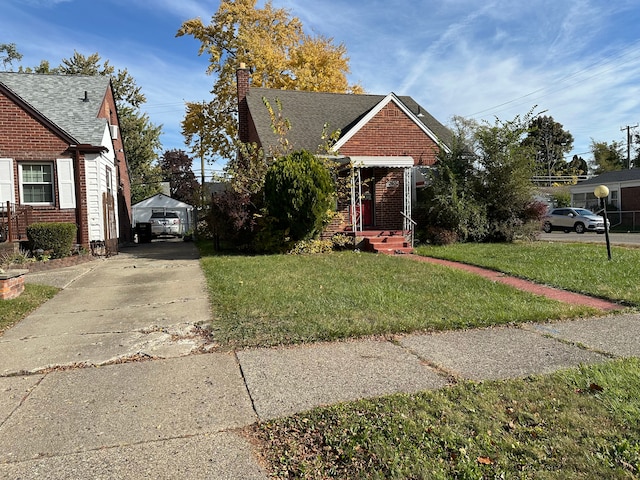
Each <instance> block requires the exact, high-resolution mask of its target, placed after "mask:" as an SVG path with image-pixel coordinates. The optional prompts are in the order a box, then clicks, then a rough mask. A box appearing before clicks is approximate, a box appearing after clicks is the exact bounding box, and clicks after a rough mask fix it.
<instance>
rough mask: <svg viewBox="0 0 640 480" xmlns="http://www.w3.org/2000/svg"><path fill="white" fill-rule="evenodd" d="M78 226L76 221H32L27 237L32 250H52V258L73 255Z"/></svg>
mask: <svg viewBox="0 0 640 480" xmlns="http://www.w3.org/2000/svg"><path fill="white" fill-rule="evenodd" d="M77 231H78V227H77V226H76V225H75V224H74V223H62V222H54V223H32V224H31V225H29V226H28V227H27V238H28V239H29V244H30V247H31V250H32V251H36V250H44V251H45V252H51V258H63V257H68V256H69V255H71V252H72V249H73V244H74V240H75V238H76V234H77Z"/></svg>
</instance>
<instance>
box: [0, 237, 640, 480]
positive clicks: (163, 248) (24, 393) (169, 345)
mask: <svg viewBox="0 0 640 480" xmlns="http://www.w3.org/2000/svg"><path fill="white" fill-rule="evenodd" d="M30 275H31V274H30ZM28 281H32V282H47V283H53V282H58V284H62V285H61V286H64V289H63V290H62V291H61V292H60V293H59V294H58V295H57V296H56V297H55V298H54V299H52V300H51V301H49V302H47V303H46V304H45V305H44V306H43V307H42V308H41V309H39V310H38V311H36V312H34V313H33V314H32V315H30V316H29V317H28V318H27V319H25V320H24V321H23V322H21V323H20V324H18V325H16V326H15V327H14V328H12V329H10V330H8V331H7V332H5V334H4V336H2V337H0V477H2V478H11V479H14V478H15V479H17V478H20V479H31V478H56V479H77V478H109V479H116V478H117V479H122V478H136V479H137V478H167V479H178V478H188V479H205V478H206V479H216V478H220V479H234V478H237V479H253V478H256V479H258V478H264V479H266V478H268V476H267V474H266V472H265V471H264V469H263V468H262V467H261V465H260V464H259V462H258V460H257V459H256V456H255V455H254V452H253V449H252V446H251V445H250V443H249V442H248V441H247V440H246V439H245V438H244V437H243V435H242V433H241V429H242V428H243V427H246V426H248V425H251V424H253V423H255V422H256V421H258V420H266V419H271V418H276V417H279V416H284V415H290V414H293V413H296V412H301V411H304V410H307V409H310V408H313V407H316V406H321V405H328V404H333V403H337V402H342V401H349V400H355V399H359V398H363V397H373V396H379V395H385V394H390V393H395V392H417V391H420V390H425V389H435V388H441V387H443V386H446V385H447V384H450V383H451V382H453V381H455V380H456V379H472V380H484V379H500V378H512V377H522V376H526V375H530V374H537V373H547V372H552V371H555V370H557V369H561V368H567V367H572V366H577V365H579V364H581V363H597V362H602V361H606V360H608V359H609V358H611V357H616V356H640V344H639V343H638V341H637V340H636V339H637V338H638V337H639V335H640V316H639V315H635V314H634V315H610V316H607V317H601V318H594V319H585V320H578V321H570V322H555V323H550V324H529V325H524V326H520V327H499V328H489V329H481V330H471V331H455V332H444V333H438V334H416V335H403V336H396V337H393V338H389V339H363V340H353V341H345V342H335V343H321V344H314V345H305V346H297V347H282V348H272V349H266V348H265V349H246V350H242V351H238V352H231V353H220V352H215V351H212V350H211V349H212V347H215V345H212V344H211V343H210V339H208V338H207V337H206V336H204V335H202V331H201V329H200V328H199V324H200V323H202V322H206V321H207V320H208V319H210V317H211V312H210V311H209V306H208V300H207V294H206V285H205V280H204V277H203V275H202V272H201V271H200V268H199V263H198V260H197V251H196V250H195V247H194V246H193V245H192V244H190V243H184V242H154V243H152V244H150V245H139V246H135V247H132V248H129V249H125V250H124V251H122V252H121V253H120V254H119V255H117V256H115V257H112V258H109V259H107V260H97V261H94V262H90V263H88V264H84V265H81V266H78V267H69V268H68V269H60V271H57V272H55V273H50V274H49V277H48V278H46V277H45V274H33V275H32V276H31V277H30V278H29V279H28ZM137 360H143V361H137ZM123 362H124V363H123ZM61 366H64V367H66V368H60V367H61ZM76 367H84V368H76Z"/></svg>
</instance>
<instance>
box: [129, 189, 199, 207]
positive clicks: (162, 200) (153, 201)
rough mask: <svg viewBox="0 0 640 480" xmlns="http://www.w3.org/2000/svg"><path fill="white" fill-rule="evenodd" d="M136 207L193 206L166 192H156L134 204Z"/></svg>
mask: <svg viewBox="0 0 640 480" xmlns="http://www.w3.org/2000/svg"><path fill="white" fill-rule="evenodd" d="M133 207H134V208H188V209H189V208H193V206H191V205H189V204H188V203H185V202H181V201H180V200H176V199H175V198H171V197H170V196H169V195H165V194H164V193H156V194H155V195H152V196H151V197H148V198H145V199H144V200H141V201H140V202H138V203H136V204H135V205H133Z"/></svg>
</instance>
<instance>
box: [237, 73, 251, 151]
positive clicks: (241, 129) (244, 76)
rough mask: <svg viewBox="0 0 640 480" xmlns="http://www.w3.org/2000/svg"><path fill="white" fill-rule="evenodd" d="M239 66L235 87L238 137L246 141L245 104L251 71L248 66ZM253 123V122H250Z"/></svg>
mask: <svg viewBox="0 0 640 480" xmlns="http://www.w3.org/2000/svg"><path fill="white" fill-rule="evenodd" d="M243 67H244V66H241V68H239V69H238V70H237V71H236V87H237V94H238V139H239V140H240V141H241V142H243V143H247V142H249V141H251V140H250V139H249V131H248V125H249V121H248V120H249V107H248V105H247V92H248V91H249V77H250V75H251V73H250V72H249V69H248V68H243ZM251 123H253V122H251Z"/></svg>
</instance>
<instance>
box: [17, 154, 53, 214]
mask: <svg viewBox="0 0 640 480" xmlns="http://www.w3.org/2000/svg"><path fill="white" fill-rule="evenodd" d="M20 200H21V203H23V204H31V205H53V203H54V195H53V163H52V162H51V163H50V162H47V163H20Z"/></svg>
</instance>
